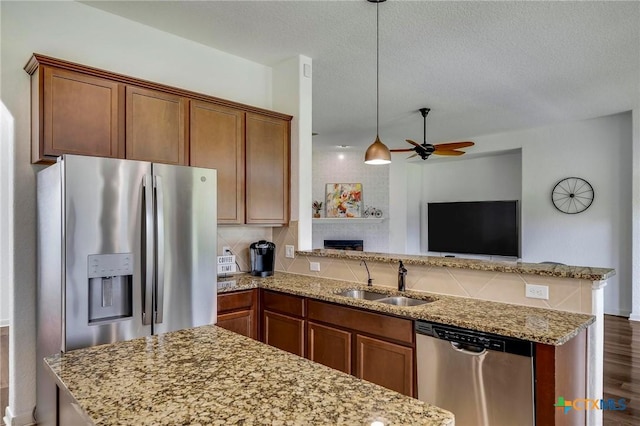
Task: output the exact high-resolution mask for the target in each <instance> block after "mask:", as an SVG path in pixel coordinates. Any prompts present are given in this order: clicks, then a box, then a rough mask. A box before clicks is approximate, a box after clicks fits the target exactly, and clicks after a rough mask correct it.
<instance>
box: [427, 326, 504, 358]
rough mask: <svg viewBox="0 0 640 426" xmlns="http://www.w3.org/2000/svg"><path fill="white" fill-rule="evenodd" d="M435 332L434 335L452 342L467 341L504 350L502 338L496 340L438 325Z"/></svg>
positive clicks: (471, 343) (475, 344)
mask: <svg viewBox="0 0 640 426" xmlns="http://www.w3.org/2000/svg"><path fill="white" fill-rule="evenodd" d="M433 332H434V333H435V336H434V337H439V338H440V339H443V340H448V341H450V342H457V343H466V344H468V345H473V346H480V347H483V348H486V349H491V350H494V351H500V352H504V342H503V341H501V340H494V339H490V338H488V337H482V336H477V335H474V334H469V333H464V332H462V331H451V330H447V329H443V328H440V327H437V326H434V327H433Z"/></svg>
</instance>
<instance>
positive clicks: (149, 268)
mask: <svg viewBox="0 0 640 426" xmlns="http://www.w3.org/2000/svg"><path fill="white" fill-rule="evenodd" d="M142 187H143V191H142V194H143V207H144V213H143V231H142V233H143V241H142V242H143V246H144V248H143V250H144V262H143V265H142V274H143V277H142V282H143V286H144V287H143V289H142V290H143V291H142V324H143V325H150V324H151V320H152V317H153V279H154V250H153V248H154V228H155V227H154V215H153V180H152V176H151V175H145V176H144V178H143V179H142Z"/></svg>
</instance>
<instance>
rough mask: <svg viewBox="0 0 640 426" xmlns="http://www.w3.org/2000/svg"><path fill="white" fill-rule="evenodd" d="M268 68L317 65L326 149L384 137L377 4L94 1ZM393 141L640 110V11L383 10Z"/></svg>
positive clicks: (613, 6) (400, 5)
mask: <svg viewBox="0 0 640 426" xmlns="http://www.w3.org/2000/svg"><path fill="white" fill-rule="evenodd" d="M86 4H88V5H90V6H93V7H96V8H100V9H103V10H105V11H107V12H111V13H114V14H117V15H120V16H123V17H125V18H128V19H131V20H134V21H137V22H140V23H143V24H146V25H149V26H151V27H155V28H158V29H160V30H163V31H166V32H169V33H173V34H176V35H178V36H181V37H184V38H187V39H191V40H194V41H197V42H199V43H202V44H204V45H208V46H211V47H214V48H216V49H219V50H223V51H226V52H229V53H231V54H234V55H238V56H241V57H244V58H247V59H250V60H253V61H255V62H259V63H262V64H265V65H269V66H272V65H275V64H277V63H278V62H280V61H282V60H284V59H287V58H290V57H292V56H294V55H298V54H303V55H306V56H309V57H311V58H312V59H313V130H314V132H318V133H319V135H318V136H315V137H314V139H313V141H314V142H313V143H314V146H316V147H320V146H335V145H337V144H349V145H356V146H358V145H362V146H366V145H368V144H370V143H371V142H372V141H373V139H374V138H375V34H376V32H375V13H376V6H375V4H371V3H369V2H367V1H365V0H357V1H252V2H246V1H208V2H199V1H177V2H176V1H162V2H158V1H154V2H145V1H142V2H141V1H108V2H101V1H89V2H86ZM379 7H380V136H381V138H382V140H383V141H384V142H385V143H386V144H387V145H389V146H390V147H404V145H405V144H404V142H403V141H404V139H406V138H411V139H414V140H418V141H421V140H422V117H421V116H420V113H419V112H418V111H417V110H418V108H420V107H430V108H431V109H432V111H431V113H430V114H429V118H428V121H427V130H428V136H427V137H428V140H429V142H432V143H437V142H443V141H448V140H457V139H466V138H472V137H474V136H479V135H483V134H489V133H494V132H500V131H505V130H510V129H522V128H530V127H537V126H541V125H545V124H551V123H557V122H566V121H572V120H579V119H586V118H593V117H599V116H603V115H609V114H614V113H618V112H622V111H627V110H630V109H633V108H640V2H638V1H629V2H622V1H604V2H591V1H578V2H564V1H563V2H532V1H517V2H516V1H512V2H483V1H478V2H453V1H393V0H389V1H387V2H385V3H381V4H380V6H379Z"/></svg>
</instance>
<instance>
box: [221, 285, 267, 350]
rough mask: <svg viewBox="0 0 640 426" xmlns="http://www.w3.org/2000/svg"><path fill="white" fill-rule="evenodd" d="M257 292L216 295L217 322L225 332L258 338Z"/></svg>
mask: <svg viewBox="0 0 640 426" xmlns="http://www.w3.org/2000/svg"><path fill="white" fill-rule="evenodd" d="M256 296H257V290H243V291H236V292H232V293H220V294H218V322H216V325H217V326H219V327H222V328H226V329H227V330H230V331H234V332H236V333H239V334H242V335H245V336H247V337H251V338H252V339H257V338H258V321H257V297H256Z"/></svg>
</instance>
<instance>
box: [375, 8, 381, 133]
mask: <svg viewBox="0 0 640 426" xmlns="http://www.w3.org/2000/svg"><path fill="white" fill-rule="evenodd" d="M379 6H380V2H376V139H379V138H380V132H379V127H378V126H379V123H380V8H379Z"/></svg>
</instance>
